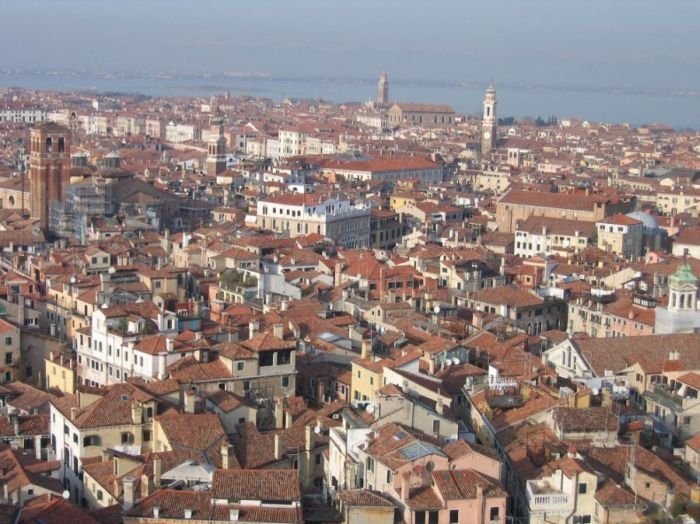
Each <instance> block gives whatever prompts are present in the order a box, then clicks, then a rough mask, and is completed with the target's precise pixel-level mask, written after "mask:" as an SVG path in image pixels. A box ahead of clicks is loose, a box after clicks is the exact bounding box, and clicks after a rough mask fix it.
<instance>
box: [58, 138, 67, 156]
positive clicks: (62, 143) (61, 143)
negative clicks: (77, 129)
mask: <svg viewBox="0 0 700 524" xmlns="http://www.w3.org/2000/svg"><path fill="white" fill-rule="evenodd" d="M65 149H66V141H65V139H64V138H63V137H60V138H59V139H58V152H59V153H63V152H65Z"/></svg>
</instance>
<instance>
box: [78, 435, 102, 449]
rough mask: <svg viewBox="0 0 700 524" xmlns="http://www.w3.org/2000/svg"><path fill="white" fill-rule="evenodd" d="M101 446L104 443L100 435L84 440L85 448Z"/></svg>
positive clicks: (90, 436)
mask: <svg viewBox="0 0 700 524" xmlns="http://www.w3.org/2000/svg"><path fill="white" fill-rule="evenodd" d="M100 445H102V441H101V439H100V437H99V435H88V436H86V437H85V438H84V439H83V447H88V446H100Z"/></svg>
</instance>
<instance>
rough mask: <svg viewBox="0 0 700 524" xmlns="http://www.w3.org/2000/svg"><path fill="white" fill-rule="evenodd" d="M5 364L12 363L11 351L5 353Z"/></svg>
mask: <svg viewBox="0 0 700 524" xmlns="http://www.w3.org/2000/svg"><path fill="white" fill-rule="evenodd" d="M5 364H12V353H5Z"/></svg>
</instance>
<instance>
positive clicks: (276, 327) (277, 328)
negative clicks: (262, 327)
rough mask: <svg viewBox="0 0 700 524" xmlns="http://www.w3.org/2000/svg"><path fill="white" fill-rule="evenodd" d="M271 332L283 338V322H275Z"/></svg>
mask: <svg viewBox="0 0 700 524" xmlns="http://www.w3.org/2000/svg"><path fill="white" fill-rule="evenodd" d="M272 334H273V335H274V336H275V337H277V338H279V339H282V340H284V324H275V325H274V326H273V327H272Z"/></svg>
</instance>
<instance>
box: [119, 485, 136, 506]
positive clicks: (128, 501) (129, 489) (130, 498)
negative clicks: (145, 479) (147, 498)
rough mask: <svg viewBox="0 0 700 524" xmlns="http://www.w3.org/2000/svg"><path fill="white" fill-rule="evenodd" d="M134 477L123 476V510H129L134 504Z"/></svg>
mask: <svg viewBox="0 0 700 524" xmlns="http://www.w3.org/2000/svg"><path fill="white" fill-rule="evenodd" d="M135 481H136V479H135V478H134V477H124V479H122V486H123V487H124V510H130V509H131V508H132V507H133V506H134V482H135Z"/></svg>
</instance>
